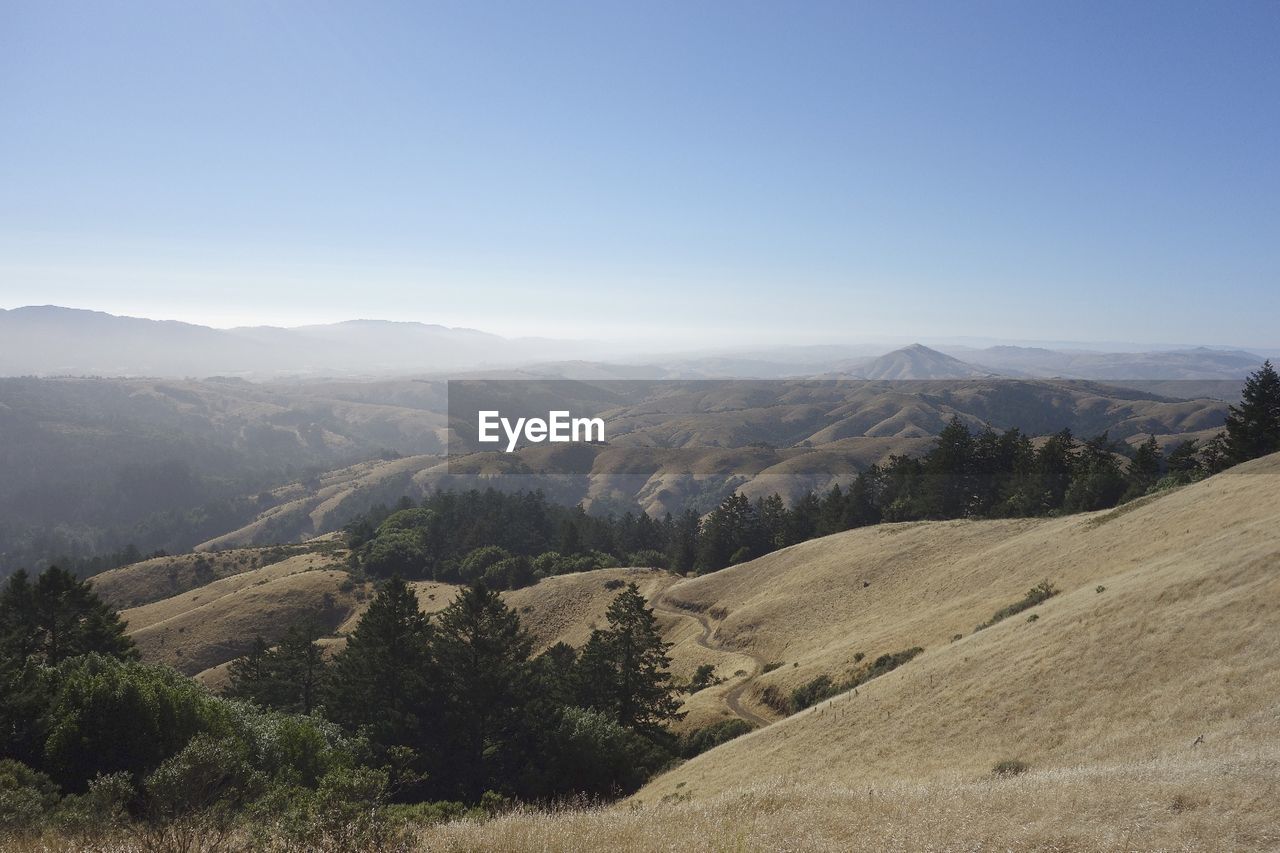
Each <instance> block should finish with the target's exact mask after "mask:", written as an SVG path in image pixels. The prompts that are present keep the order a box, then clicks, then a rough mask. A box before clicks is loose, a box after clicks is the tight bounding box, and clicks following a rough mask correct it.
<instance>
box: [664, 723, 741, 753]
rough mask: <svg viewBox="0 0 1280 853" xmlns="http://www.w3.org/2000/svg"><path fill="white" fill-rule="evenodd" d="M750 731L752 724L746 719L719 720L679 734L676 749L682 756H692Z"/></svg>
mask: <svg viewBox="0 0 1280 853" xmlns="http://www.w3.org/2000/svg"><path fill="white" fill-rule="evenodd" d="M750 731H752V726H751V724H750V723H748V722H747V721H746V720H740V719H738V718H737V717H734V718H733V719H730V720H721V721H720V722H718V723H712V724H711V725H709V726H704V727H703V728H700V729H697V730H695V731H692V732H688V733H686V734H684V735H683V736H681V738H680V742H679V745H678V746H677V751H678V752H679V753H680V756H681V757H682V758H693V757H694V756H695V755H701V754H702V753H704V752H706V751H707V750H709V749H713V748H714V747H717V746H719V745H720V744H722V743H728V742H729V741H731V740H733V739H734V738H736V737H741V736H742V735H745V734H746V733H747V732H750Z"/></svg>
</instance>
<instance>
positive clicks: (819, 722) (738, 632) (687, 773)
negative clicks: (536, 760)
mask: <svg viewBox="0 0 1280 853" xmlns="http://www.w3.org/2000/svg"><path fill="white" fill-rule="evenodd" d="M1277 531H1280V455H1277V456H1272V457H1266V458H1263V459H1260V460H1255V461H1254V462H1251V463H1247V464H1244V465H1241V466H1238V467H1236V468H1233V469H1231V470H1229V471H1227V472H1225V473H1223V474H1219V475H1217V476H1215V477H1212V478H1210V479H1208V480H1206V481H1203V482H1201V483H1197V484H1195V485H1192V486H1187V487H1184V488H1181V489H1176V490H1171V491H1167V492H1163V493H1159V494H1156V495H1152V496H1148V497H1146V498H1143V499H1140V500H1138V501H1135V502H1133V503H1130V504H1127V505H1124V506H1122V507H1120V508H1118V509H1114V510H1108V511H1103V512H1098V513H1089V514H1082V515H1074V516H1068V517H1062V518H1050V519H1018V520H1003V521H1002V520H995V521H950V522H917V523H907V524H885V525H879V526H876V527H871V528H862V529H858V530H853V531H848V532H845V533H841V534H837V535H834V536H829V537H825V538H822V539H817V540H811V541H809V542H805V543H802V544H800V545H796V546H793V547H791V548H787V549H785V550H782V551H778V552H775V553H773V554H770V555H767V556H765V557H762V558H760V559H757V560H755V561H752V562H749V563H744V564H742V565H738V566H734V567H731V568H728V569H725V570H722V571H720V572H716V573H713V574H710V575H705V576H702V577H696V578H687V579H681V578H675V577H672V576H670V575H667V574H666V573H663V572H658V571H654V570H645V569H611V570H603V571H600V572H589V573H584V574H581V575H569V576H562V577H557V578H551V579H547V580H544V581H542V582H541V583H539V584H536V585H535V586H532V587H528V588H525V589H522V590H518V591H515V592H511V593H506V594H505V597H506V599H507V601H508V602H509V604H511V606H512V607H514V608H515V609H516V610H517V612H518V613H519V614H520V616H521V619H522V620H524V621H525V622H526V624H527V626H528V628H529V630H531V632H532V633H533V634H534V636H535V639H536V641H537V644H538V646H539V648H545V647H547V646H549V645H551V644H553V643H555V642H560V641H564V642H569V643H571V644H577V645H580V644H581V643H582V642H584V641H585V639H586V637H587V636H588V635H589V633H590V630H591V629H592V628H593V627H596V626H597V625H599V624H601V623H602V621H603V613H604V608H605V607H606V606H607V604H608V601H609V600H610V598H611V597H612V594H613V590H614V589H616V587H617V584H618V583H619V582H622V581H627V580H636V581H638V582H639V583H640V586H641V589H642V591H643V592H644V594H645V595H646V596H647V597H648V598H649V599H650V602H651V603H652V604H653V605H654V606H655V608H656V610H657V613H658V616H659V620H660V626H661V628H662V630H663V633H664V636H665V638H666V639H667V640H668V641H669V642H671V643H672V644H673V646H672V652H671V654H672V657H673V670H674V671H675V673H676V675H677V677H687V676H688V675H689V674H691V673H692V671H693V669H695V668H696V667H697V666H698V665H699V664H701V663H710V664H712V665H713V666H714V667H715V671H716V675H717V676H719V677H720V678H722V679H724V681H723V683H721V684H719V685H717V686H714V687H710V688H708V689H705V690H702V691H700V692H698V693H695V694H693V695H691V696H687V697H686V699H685V704H684V710H685V711H686V712H687V713H688V717H687V718H686V720H685V722H684V723H683V724H682V726H683V727H684V728H695V727H698V726H701V725H705V724H707V723H710V722H715V721H716V720H720V719H725V718H728V717H731V716H739V717H743V718H744V719H747V720H748V721H750V722H752V723H753V724H756V725H757V726H758V728H757V730H756V731H755V732H753V733H751V734H749V735H746V736H743V737H740V738H738V739H736V740H734V741H731V742H729V743H727V744H725V745H723V746H720V747H717V748H715V749H713V750H711V751H709V752H707V753H704V754H703V755H701V756H699V757H697V758H695V759H693V760H691V761H689V762H687V763H685V764H682V765H680V766H678V767H677V768H675V769H673V770H671V771H670V772H668V773H666V774H664V775H662V776H660V777H658V778H656V779H654V780H653V781H652V782H651V783H650V784H649V785H648V786H647V787H645V788H644V789H642V790H641V791H640V792H639V793H638V794H636V795H635V797H633V799H632V801H631V803H630V804H629V805H627V806H622V807H618V808H614V809H609V810H604V811H591V810H589V811H584V812H573V811H568V812H565V811H560V812H554V813H550V814H542V813H538V812H519V813H516V814H513V815H509V816H506V817H503V818H500V819H498V820H495V821H490V822H487V823H483V824H452V825H447V826H444V827H441V828H438V829H433V830H424V831H423V833H424V834H423V837H422V842H423V845H424V847H425V849H476V848H484V849H498V850H503V849H508V850H514V849H527V848H530V847H542V846H546V845H548V844H550V845H551V846H553V847H555V848H556V849H579V848H581V849H586V848H587V847H590V846H592V845H598V844H607V845H609V846H611V847H613V848H615V849H637V850H638V849H651V848H652V847H653V846H654V844H655V843H657V844H658V846H669V847H681V848H684V849H720V848H719V846H717V844H715V843H712V841H711V839H715V838H719V837H721V836H719V835H717V833H721V832H724V831H726V829H727V828H729V827H734V828H735V829H734V830H733V831H735V832H737V833H739V835H738V837H739V838H741V839H743V840H744V844H743V845H740V846H744V847H745V848H746V849H768V848H771V847H775V846H776V845H778V844H782V845H783V846H785V844H784V843H783V842H784V841H785V839H786V838H787V833H792V834H793V835H795V834H797V833H798V834H799V835H796V837H804V838H806V839H807V841H806V843H805V844H804V845H803V846H805V847H806V848H807V847H819V848H832V849H835V848H845V849H847V848H848V847H850V846H854V847H877V848H879V849H885V848H895V847H896V848H898V849H919V848H921V847H929V846H935V847H946V846H948V845H949V844H954V843H955V841H956V839H959V841H960V842H961V843H960V846H962V847H965V848H971V847H982V846H995V847H1001V848H1004V847H1014V848H1022V847H1043V846H1048V847H1052V848H1055V849H1086V850H1105V849H1111V848H1113V847H1114V846H1116V845H1117V844H1121V845H1122V846H1138V847H1142V848H1157V847H1162V846H1167V845H1169V844H1173V845H1174V846H1178V847H1179V848H1180V849H1181V848H1185V849H1202V848H1203V849H1209V848H1213V847H1215V846H1217V847H1218V849H1221V847H1220V846H1221V845H1225V846H1226V847H1229V848H1234V849H1267V848H1268V847H1270V846H1273V845H1274V843H1275V842H1276V841H1277V840H1278V839H1280V836H1278V835H1277V832H1276V829H1277V828H1276V825H1275V823H1274V821H1273V819H1272V818H1273V812H1272V810H1271V809H1270V806H1269V805H1268V804H1269V803H1271V802H1273V801H1274V798H1275V796H1276V794H1277V792H1278V791H1277V782H1276V779H1277V778H1280V777H1278V776H1277V774H1276V770H1277V768H1280V748H1278V744H1280V740H1278V738H1280V704H1277V699H1276V697H1277V696H1280V534H1278V533H1277ZM318 547H320V548H321V550H320V551H304V552H300V553H297V554H294V555H292V556H286V557H285V558H284V559H282V560H280V561H278V562H274V563H266V564H265V565H262V566H261V567H255V568H250V566H254V565H256V564H258V563H265V562H266V557H265V555H257V556H252V552H238V553H236V552H228V554H227V555H226V559H227V560H228V561H229V562H230V563H231V564H232V567H228V566H226V565H224V566H222V567H221V568H215V569H214V571H215V572H216V573H217V574H218V575H219V578H218V579H215V580H213V581H212V582H211V583H209V584H207V585H205V586H200V587H194V588H191V589H186V588H184V589H183V590H182V591H181V592H179V593H177V594H176V595H173V596H171V597H168V598H164V599H160V600H156V601H152V602H149V603H146V604H142V605H141V606H139V607H136V608H134V609H132V610H129V611H127V612H126V613H125V614H124V615H125V617H126V618H128V619H129V620H130V631H131V633H132V634H133V636H134V637H135V639H136V640H137V641H138V642H139V644H140V647H141V648H142V650H143V653H144V657H145V658H146V659H149V660H164V661H167V662H170V663H172V664H175V665H177V666H179V667H180V668H182V669H183V670H184V671H187V672H191V673H193V674H194V673H195V672H198V671H202V672H203V674H202V676H201V677H202V679H203V680H206V681H210V682H212V683H218V682H219V680H220V679H224V678H225V661H226V660H228V659H229V658H230V656H231V655H232V653H233V652H234V651H235V650H236V648H238V646H237V645H236V644H237V643H239V644H240V645H244V641H246V640H247V639H248V638H251V636H252V634H253V633H254V632H257V633H264V635H265V636H270V634H269V633H268V632H269V631H277V632H278V631H279V630H282V629H283V626H284V625H285V624H287V619H288V618H290V616H289V615H290V614H293V615H294V616H297V615H300V614H303V613H312V612H314V613H320V614H323V615H326V619H327V624H329V625H331V626H333V627H332V630H333V631H334V637H335V638H336V639H335V640H333V641H332V644H333V645H335V646H336V645H340V644H341V642H342V641H341V635H342V634H344V633H345V632H347V631H349V630H350V629H351V628H352V627H353V626H354V624H355V621H356V619H355V617H356V615H357V614H358V612H359V609H360V607H361V604H360V599H365V600H367V595H368V589H367V588H365V587H363V586H361V585H356V587H355V588H352V587H351V585H350V584H346V585H344V584H343V583H342V581H341V578H342V577H343V576H344V575H343V574H342V573H341V572H338V571H335V568H336V563H337V561H338V560H340V558H341V552H340V550H337V549H334V548H333V547H332V546H318ZM233 554H234V556H233ZM220 556H221V555H220ZM275 556H280V555H279V554H276V555H275ZM173 565H175V564H173V563H163V562H157V561H152V562H151V563H149V564H140V566H136V567H130V568H129V569H124V570H118V571H117V572H116V573H114V574H108V575H104V576H103V579H102V581H101V583H103V587H102V588H103V590H104V591H105V592H107V594H108V596H109V597H112V598H113V599H115V600H118V599H119V597H120V596H121V595H126V596H127V595H132V596H135V597H136V596H137V594H138V593H137V592H130V590H136V589H138V588H139V585H140V583H141V578H142V577H144V576H150V577H153V578H159V577H160V576H162V575H163V576H164V577H166V578H167V577H168V576H169V575H170V574H171V573H172V566H173ZM176 565H177V569H176V571H177V574H178V576H179V581H178V584H179V586H181V587H186V586H187V585H188V580H187V576H186V574H184V572H185V571H186V568H184V564H176ZM1045 580H1047V581H1049V582H1050V583H1051V584H1052V585H1053V586H1054V587H1055V588H1056V589H1057V590H1058V594H1057V595H1054V596H1053V597H1051V598H1049V599H1048V600H1047V601H1043V602H1041V603H1039V604H1036V605H1035V606H1034V607H1032V608H1029V609H1027V610H1025V611H1023V612H1019V613H1016V614H1014V615H1012V616H1010V617H1009V618H1006V619H1004V620H1003V621H999V622H996V623H995V624H992V625H990V627H985V628H980V626H981V625H983V624H984V623H986V622H988V621H989V620H991V618H992V616H993V614H995V613H996V612H997V611H999V610H1001V609H1002V608H1005V607H1006V606H1008V605H1010V604H1012V603H1014V602H1017V601H1019V599H1021V598H1022V597H1023V595H1024V594H1025V593H1026V591H1027V590H1028V589H1029V588H1030V587H1032V586H1034V585H1035V584H1037V583H1039V582H1041V581H1045ZM418 587H419V589H418V593H419V599H420V601H422V602H423V604H424V607H425V609H428V610H435V609H439V607H441V606H443V604H444V603H446V602H447V599H448V598H449V597H450V596H451V594H452V591H453V588H452V587H449V586H448V585H444V584H428V583H422V584H418ZM328 617H332V618H328ZM914 647H920V648H922V649H923V651H922V652H921V653H920V654H919V655H918V656H917V657H915V658H914V659H911V660H909V661H908V662H906V663H903V664H902V665H901V666H899V667H898V668H897V669H894V670H892V671H891V672H888V673H887V674H884V675H880V676H879V677H876V678H873V679H871V680H869V681H866V682H865V683H862V684H861V685H860V686H859V687H858V688H857V689H856V691H850V692H845V693H842V694H839V695H836V696H835V697H834V698H831V699H828V700H826V701H824V702H821V703H820V704H818V705H816V706H814V707H812V708H809V709H807V710H802V711H800V712H798V713H795V714H790V715H788V714H787V713H786V710H787V709H784V708H781V707H780V705H779V701H778V700H779V697H786V696H787V695H788V694H789V693H790V692H791V691H793V690H795V689H796V688H798V687H802V686H804V685H806V684H809V683H810V682H812V681H813V680H814V679H816V678H819V677H821V676H827V677H830V678H833V679H835V680H837V681H839V680H840V679H842V678H845V677H847V676H848V675H849V674H850V673H853V672H857V671H864V670H865V668H866V666H867V662H868V661H871V660H874V659H875V658H877V657H879V656H881V655H887V654H892V653H895V652H900V651H903V650H906V649H910V648H914ZM860 662H861V663H860ZM206 665H207V666H206ZM998 762H1015V763H1016V764H1014V765H1011V766H1025V767H1027V768H1029V769H1027V770H1026V771H1025V772H1023V773H1021V775H1017V776H1013V777H1005V776H1000V775H993V772H992V768H993V767H995V766H996V765H997V763H998ZM1064 798H1065V800H1067V801H1069V802H1071V803H1072V808H1071V809H1068V810H1063V809H1060V808H1050V807H1049V806H1048V804H1049V803H1055V802H1058V801H1060V800H1063V799H1064ZM833 810H836V811H838V812H839V814H841V815H842V816H843V817H842V819H841V820H835V819H834V818H833V816H832V815H833ZM777 812H782V813H785V815H786V816H785V817H784V818H779V819H775V818H770V817H768V816H769V815H775V813H777ZM637 815H639V816H644V819H643V820H641V819H640V818H638V817H637ZM775 817H776V815H775ZM644 827H649V828H650V832H651V833H656V835H654V834H641V833H642V829H643V828H644ZM654 827H657V829H654ZM748 838H750V839H751V841H750V843H745V839H748ZM1126 838H1128V839H1130V841H1129V842H1128V844H1124V843H1123V839H1126ZM1135 839H1136V841H1135ZM553 840H554V842H555V843H552V841H553ZM1175 842H1176V844H1175Z"/></svg>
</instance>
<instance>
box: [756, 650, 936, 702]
mask: <svg viewBox="0 0 1280 853" xmlns="http://www.w3.org/2000/svg"><path fill="white" fill-rule="evenodd" d="M923 651H924V649H922V648H921V647H920V646H913V647H912V648H909V649H903V650H902V651H900V652H893V653H892V654H884V655H880V657H878V658H876V659H875V660H874V661H873V662H872V663H871V664H870V665H869V666H864V667H862V668H860V669H855V670H854V671H852V672H851V673H850V674H849V677H848V678H846V679H845V680H844V681H841V682H838V683H837V682H835V681H833V680H832V678H831V677H830V676H829V675H819V676H818V677H817V678H815V679H813V680H812V681H809V682H807V683H805V684H804V685H802V686H800V687H797V688H796V689H794V690H792V691H791V695H790V697H788V699H787V701H786V702H785V704H783V705H782V707H781V708H780V709H779V710H782V711H783V713H787V714H794V713H796V712H798V711H803V710H804V709H805V708H810V707H813V706H814V705H817V704H818V703H819V702H822V701H824V700H826V699H830V698H831V697H832V696H838V695H839V694H841V693H845V692H847V691H849V690H852V689H854V688H855V687H860V686H861V685H863V684H866V683H867V682H868V681H870V680H871V679H873V678H879V677H880V676H882V675H884V674H885V673H887V672H892V671H893V670H895V669H897V668H898V667H900V666H902V665H903V664H904V663H906V662H907V661H909V660H911V659H912V658H914V657H915V656H916V655H918V654H920V653H921V652H923ZM862 657H863V656H862V655H861V653H859V654H858V655H856V656H855V658H856V659H859V660H861V659H862ZM768 693H769V690H768V688H766V690H765V694H766V695H765V696H764V697H762V698H764V699H765V701H766V702H768V703H769V704H771V705H773V706H774V707H775V708H776V707H778V705H774V703H773V702H769V699H768ZM775 699H776V696H775Z"/></svg>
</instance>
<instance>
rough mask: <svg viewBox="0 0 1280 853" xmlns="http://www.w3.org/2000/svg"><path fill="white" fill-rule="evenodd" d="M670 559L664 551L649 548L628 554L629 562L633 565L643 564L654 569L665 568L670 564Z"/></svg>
mask: <svg viewBox="0 0 1280 853" xmlns="http://www.w3.org/2000/svg"><path fill="white" fill-rule="evenodd" d="M669 563H670V560H669V558H668V557H667V555H666V554H665V553H663V552H662V551H655V550H654V549H652V548H647V549H645V550H643V551H636V552H634V553H632V554H628V555H627V564H628V565H631V566H643V567H646V568H652V569H665V568H667V566H668V565H669Z"/></svg>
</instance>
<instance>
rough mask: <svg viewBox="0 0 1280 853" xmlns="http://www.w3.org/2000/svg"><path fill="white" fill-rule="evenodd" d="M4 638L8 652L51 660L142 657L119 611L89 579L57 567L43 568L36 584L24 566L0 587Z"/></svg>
mask: <svg viewBox="0 0 1280 853" xmlns="http://www.w3.org/2000/svg"><path fill="white" fill-rule="evenodd" d="M0 643H2V644H3V646H4V654H6V655H7V656H11V657H14V658H16V659H26V658H28V657H35V658H37V659H39V660H41V661H43V662H44V663H47V664H50V665H53V664H56V663H58V662H60V661H63V660H66V659H67V658H69V657H74V656H76V655H83V654H88V653H90V652H97V653H99V654H104V655H110V656H111V657H117V658H121V659H125V660H136V659H137V657H138V650H137V649H136V648H134V645H133V641H132V640H131V639H129V637H128V636H127V635H126V634H125V623H124V622H122V621H120V617H119V615H118V614H117V613H116V612H115V611H113V610H112V609H111V608H110V607H108V606H107V605H106V603H105V602H103V601H102V599H100V598H98V596H97V594H96V593H94V591H93V589H92V588H91V587H90V586H89V584H88V583H87V582H85V581H81V580H77V579H76V578H75V576H73V575H72V574H71V573H70V572H66V571H63V570H62V569H60V568H58V567H57V566H50V567H49V568H47V569H45V570H44V571H43V572H41V574H40V576H39V577H38V578H36V582H35V583H34V584H32V583H31V582H30V578H29V577H28V575H27V573H26V572H24V571H18V572H15V573H14V574H13V575H12V576H11V577H10V578H9V581H8V583H6V584H5V588H4V590H3V592H0Z"/></svg>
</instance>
